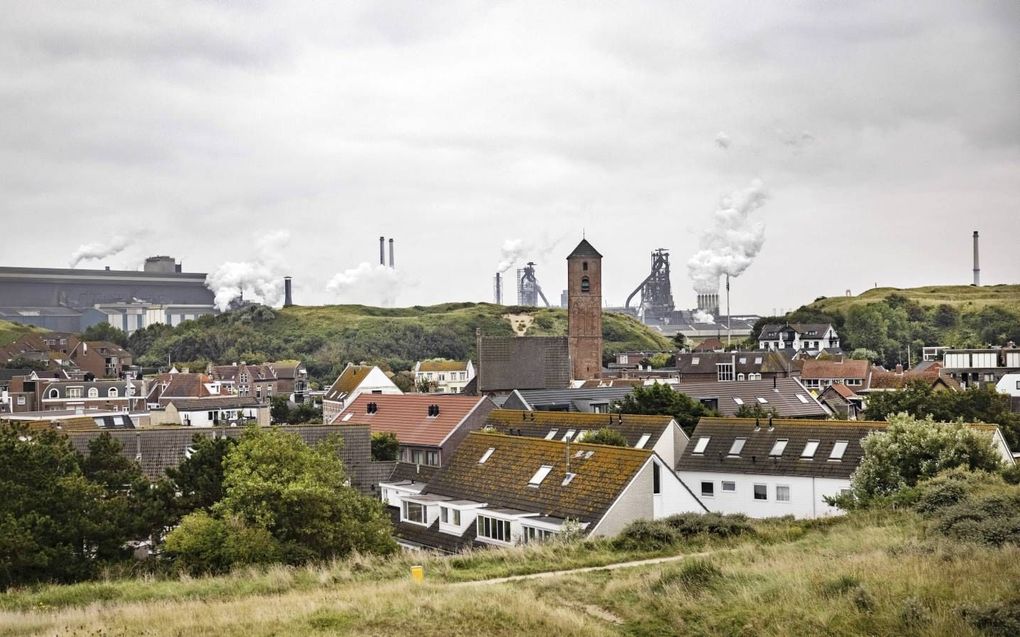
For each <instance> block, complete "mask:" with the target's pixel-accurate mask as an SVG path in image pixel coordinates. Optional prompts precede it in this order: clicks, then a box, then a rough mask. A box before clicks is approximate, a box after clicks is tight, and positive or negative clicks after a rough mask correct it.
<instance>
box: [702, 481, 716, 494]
mask: <svg viewBox="0 0 1020 637" xmlns="http://www.w3.org/2000/svg"><path fill="white" fill-rule="evenodd" d="M701 495H703V496H705V497H706V498H711V497H712V496H714V495H715V483H714V482H702V483H701Z"/></svg>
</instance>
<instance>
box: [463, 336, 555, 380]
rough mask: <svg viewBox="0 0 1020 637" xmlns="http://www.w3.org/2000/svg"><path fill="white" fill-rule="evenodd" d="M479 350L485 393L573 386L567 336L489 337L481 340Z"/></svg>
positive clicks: (480, 370) (479, 374)
mask: <svg viewBox="0 0 1020 637" xmlns="http://www.w3.org/2000/svg"><path fill="white" fill-rule="evenodd" d="M479 350H480V351H479V354H478V375H477V378H478V390H479V391H481V392H491V391H510V390H513V389H559V388H565V387H569V386H570V351H569V348H568V346H567V337H565V336H520V337H516V336H486V337H482V338H481V339H480V343H479Z"/></svg>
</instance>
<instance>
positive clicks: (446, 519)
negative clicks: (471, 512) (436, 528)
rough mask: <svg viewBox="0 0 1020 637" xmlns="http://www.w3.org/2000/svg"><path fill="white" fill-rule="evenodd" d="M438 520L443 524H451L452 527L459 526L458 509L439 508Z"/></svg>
mask: <svg viewBox="0 0 1020 637" xmlns="http://www.w3.org/2000/svg"><path fill="white" fill-rule="evenodd" d="M439 520H440V521H441V522H442V523H443V524H452V525H454V526H460V509H451V508H450V507H439Z"/></svg>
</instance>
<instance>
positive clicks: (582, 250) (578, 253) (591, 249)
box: [567, 239, 602, 259]
mask: <svg viewBox="0 0 1020 637" xmlns="http://www.w3.org/2000/svg"><path fill="white" fill-rule="evenodd" d="M574 257H592V258H598V259H601V258H602V255H601V254H599V251H598V250H596V249H595V246H593V245H592V244H590V243H588V240H587V239H581V243H579V244H577V247H576V248H574V251H573V252H571V253H570V254H569V255H567V258H568V259H571V258H574Z"/></svg>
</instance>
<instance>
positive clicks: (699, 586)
mask: <svg viewBox="0 0 1020 637" xmlns="http://www.w3.org/2000/svg"><path fill="white" fill-rule="evenodd" d="M721 578H722V571H720V570H719V567H717V566H716V565H715V564H712V563H711V562H709V561H706V560H696V559H691V560H685V561H684V562H683V563H682V564H681V565H680V567H679V568H673V569H668V570H665V571H663V572H662V575H660V576H659V581H658V582H656V584H655V586H654V588H655V590H656V591H662V590H663V589H664V588H667V587H670V586H678V587H681V588H684V589H686V590H687V591H689V592H692V593H695V592H698V591H702V590H704V589H706V588H709V587H711V586H712V584H714V583H715V582H716V581H718V580H719V579H721Z"/></svg>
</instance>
